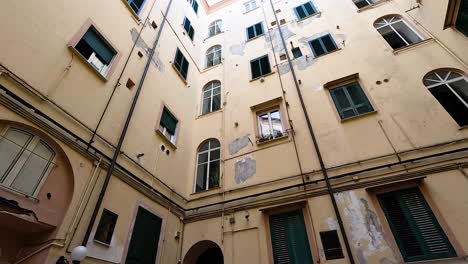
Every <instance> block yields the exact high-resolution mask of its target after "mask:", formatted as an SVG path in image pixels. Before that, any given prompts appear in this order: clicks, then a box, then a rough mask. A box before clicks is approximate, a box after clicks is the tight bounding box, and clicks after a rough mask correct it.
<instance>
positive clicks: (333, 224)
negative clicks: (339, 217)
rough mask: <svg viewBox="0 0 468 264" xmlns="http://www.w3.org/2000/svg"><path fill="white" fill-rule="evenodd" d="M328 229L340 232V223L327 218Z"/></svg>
mask: <svg viewBox="0 0 468 264" xmlns="http://www.w3.org/2000/svg"><path fill="white" fill-rule="evenodd" d="M327 224H328V228H329V229H330V230H338V222H337V221H336V219H334V218H332V217H328V218H327Z"/></svg>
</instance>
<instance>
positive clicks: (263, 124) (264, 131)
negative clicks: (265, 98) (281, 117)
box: [258, 114, 272, 137]
mask: <svg viewBox="0 0 468 264" xmlns="http://www.w3.org/2000/svg"><path fill="white" fill-rule="evenodd" d="M258 125H259V129H260V131H259V133H260V136H262V137H266V136H270V135H271V134H272V133H271V129H270V121H269V120H268V114H263V115H260V116H258Z"/></svg>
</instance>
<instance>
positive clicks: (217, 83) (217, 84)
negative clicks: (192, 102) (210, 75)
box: [200, 81, 221, 115]
mask: <svg viewBox="0 0 468 264" xmlns="http://www.w3.org/2000/svg"><path fill="white" fill-rule="evenodd" d="M218 88H219V93H217V94H215V91H214V90H215V89H218ZM206 93H209V94H210V95H209V97H207V98H210V111H209V112H207V113H203V108H204V102H205V100H204V99H206V98H205V94H206ZM215 96H219V103H220V106H219V109H216V110H215V111H218V110H220V109H221V82H220V81H211V82H209V83H208V84H206V85H205V87H203V90H202V96H201V109H200V110H201V114H202V115H206V114H209V113H212V112H213V99H214V97H215Z"/></svg>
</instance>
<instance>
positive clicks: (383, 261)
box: [379, 258, 395, 264]
mask: <svg viewBox="0 0 468 264" xmlns="http://www.w3.org/2000/svg"><path fill="white" fill-rule="evenodd" d="M379 262H380V264H395V262H393V261H391V260H389V259H388V258H382V259H380V261H379Z"/></svg>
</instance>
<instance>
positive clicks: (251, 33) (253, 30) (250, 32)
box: [247, 22, 263, 40]
mask: <svg viewBox="0 0 468 264" xmlns="http://www.w3.org/2000/svg"><path fill="white" fill-rule="evenodd" d="M260 35H263V23H262V22H260V23H257V24H255V25H253V26H250V27H248V28H247V40H249V39H253V38H255V37H258V36H260Z"/></svg>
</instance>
